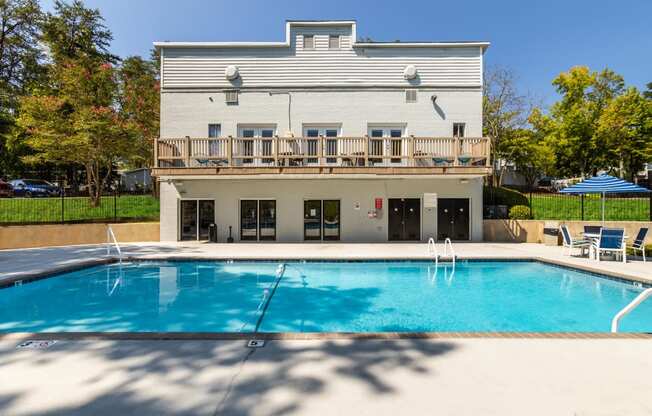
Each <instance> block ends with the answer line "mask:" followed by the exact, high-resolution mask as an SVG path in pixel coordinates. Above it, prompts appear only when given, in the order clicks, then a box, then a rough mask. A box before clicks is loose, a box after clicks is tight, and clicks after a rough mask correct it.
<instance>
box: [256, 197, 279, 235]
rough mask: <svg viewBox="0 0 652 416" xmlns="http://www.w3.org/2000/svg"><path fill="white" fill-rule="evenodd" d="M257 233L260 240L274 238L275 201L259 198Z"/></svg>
mask: <svg viewBox="0 0 652 416" xmlns="http://www.w3.org/2000/svg"><path fill="white" fill-rule="evenodd" d="M259 207H260V221H259V226H258V235H259V236H260V240H261V241H262V240H276V201H274V200H261V201H259Z"/></svg>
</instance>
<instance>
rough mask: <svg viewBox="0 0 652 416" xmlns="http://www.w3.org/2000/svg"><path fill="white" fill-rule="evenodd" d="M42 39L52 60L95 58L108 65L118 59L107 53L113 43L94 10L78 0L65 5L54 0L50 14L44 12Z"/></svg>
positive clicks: (60, 0) (96, 10) (111, 36)
mask: <svg viewBox="0 0 652 416" xmlns="http://www.w3.org/2000/svg"><path fill="white" fill-rule="evenodd" d="M43 40H44V41H45V42H46V43H47V45H48V47H49V49H50V55H51V57H52V59H53V60H54V61H55V62H57V61H59V62H60V61H67V60H71V59H79V58H82V59H99V60H100V61H106V62H110V63H114V64H115V63H116V62H118V60H119V58H118V57H117V56H115V55H113V54H111V53H110V52H109V46H110V45H111V41H112V40H113V35H112V33H111V31H110V30H109V29H108V28H107V27H106V26H105V25H104V18H103V17H102V15H101V14H100V11H99V10H98V9H89V8H86V7H85V6H84V3H83V2H82V1H81V0H74V1H73V2H72V3H70V4H68V3H66V2H64V1H62V0H55V2H54V13H48V14H47V16H46V18H45V22H44V24H43Z"/></svg>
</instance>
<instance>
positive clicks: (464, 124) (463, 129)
mask: <svg viewBox="0 0 652 416" xmlns="http://www.w3.org/2000/svg"><path fill="white" fill-rule="evenodd" d="M457 126H462V134H461V135H455V127H457ZM452 133H453V137H466V123H465V122H463V121H456V122H454V123H453V131H452Z"/></svg>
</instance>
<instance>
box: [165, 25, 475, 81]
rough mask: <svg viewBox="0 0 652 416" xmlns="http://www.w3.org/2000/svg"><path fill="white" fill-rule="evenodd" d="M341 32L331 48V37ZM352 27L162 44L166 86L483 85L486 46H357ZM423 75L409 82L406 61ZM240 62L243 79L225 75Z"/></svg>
mask: <svg viewBox="0 0 652 416" xmlns="http://www.w3.org/2000/svg"><path fill="white" fill-rule="evenodd" d="M303 34H313V35H314V36H315V49H314V50H304V49H303ZM330 34H338V35H340V36H341V48H340V49H338V50H330V49H329V48H328V36H329V35H330ZM352 42H353V39H352V35H351V28H350V26H340V27H337V26H336V27H301V26H293V27H292V30H291V33H290V46H289V47H274V48H270V47H267V48H261V47H257V48H251V47H249V48H217V47H211V48H174V47H164V48H163V67H164V71H163V83H162V86H163V88H164V89H170V88H233V87H238V88H260V87H279V86H284V87H296V86H366V87H367V86H409V85H414V86H424V87H434V86H466V87H468V86H476V87H479V86H480V85H481V83H482V50H481V48H480V47H477V46H469V47H446V48H444V47H422V48H408V47H406V48H352V46H351V45H352ZM408 64H413V65H415V66H416V67H417V70H418V73H419V76H418V77H417V79H415V80H411V81H406V80H405V79H404V78H403V70H404V68H405V66H406V65H408ZM228 65H236V66H237V67H238V68H239V70H240V74H241V76H240V78H239V79H237V80H236V81H234V82H230V81H228V80H227V79H226V78H225V77H224V70H225V68H226V67H227V66H228Z"/></svg>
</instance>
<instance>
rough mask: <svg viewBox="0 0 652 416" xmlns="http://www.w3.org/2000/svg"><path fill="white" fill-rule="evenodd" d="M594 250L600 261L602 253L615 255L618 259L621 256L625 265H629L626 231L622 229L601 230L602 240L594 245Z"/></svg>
mask: <svg viewBox="0 0 652 416" xmlns="http://www.w3.org/2000/svg"><path fill="white" fill-rule="evenodd" d="M593 250H594V252H595V257H596V260H598V261H600V255H601V254H602V253H613V254H614V255H616V258H617V257H618V255H619V254H620V256H621V257H622V259H623V263H627V248H626V247H625V230H624V229H622V228H603V229H602V230H600V238H599V239H598V240H597V241H595V242H594V243H593Z"/></svg>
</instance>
